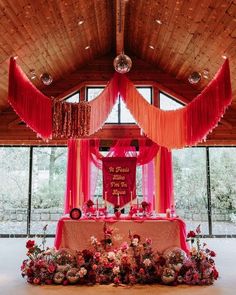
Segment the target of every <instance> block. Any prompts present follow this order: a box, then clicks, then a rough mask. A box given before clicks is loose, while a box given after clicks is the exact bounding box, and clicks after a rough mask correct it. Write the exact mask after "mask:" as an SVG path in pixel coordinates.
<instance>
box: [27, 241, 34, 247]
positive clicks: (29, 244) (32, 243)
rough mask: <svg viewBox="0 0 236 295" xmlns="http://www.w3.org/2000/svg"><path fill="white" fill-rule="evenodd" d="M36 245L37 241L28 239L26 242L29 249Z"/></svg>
mask: <svg viewBox="0 0 236 295" xmlns="http://www.w3.org/2000/svg"><path fill="white" fill-rule="evenodd" d="M34 245H35V241H33V240H28V241H27V242H26V248H27V249H31V248H33V247H34Z"/></svg>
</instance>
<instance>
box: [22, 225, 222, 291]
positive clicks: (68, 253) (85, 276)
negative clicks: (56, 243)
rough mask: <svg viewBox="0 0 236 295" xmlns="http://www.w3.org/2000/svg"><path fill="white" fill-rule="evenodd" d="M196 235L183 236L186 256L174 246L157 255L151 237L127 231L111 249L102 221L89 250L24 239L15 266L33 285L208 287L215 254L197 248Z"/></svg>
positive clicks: (213, 273) (109, 231)
mask: <svg viewBox="0 0 236 295" xmlns="http://www.w3.org/2000/svg"><path fill="white" fill-rule="evenodd" d="M199 231H200V228H198V229H197V231H192V232H190V233H189V237H191V239H192V238H193V247H192V248H191V251H190V254H187V253H185V252H184V251H183V250H182V249H180V248H177V247H174V248H170V249H166V251H164V253H159V252H158V251H156V250H155V249H153V247H152V240H151V239H149V238H146V239H143V238H142V237H141V236H140V235H139V234H137V233H132V232H131V231H129V230H127V236H128V237H127V241H126V242H123V243H122V244H121V245H120V246H119V247H114V244H113V230H112V229H111V228H109V226H108V225H107V223H105V224H104V227H103V238H102V239H101V240H98V239H97V238H96V237H95V236H91V238H90V241H91V247H90V248H89V249H84V250H82V251H72V250H69V249H61V250H55V248H46V250H43V249H42V248H41V246H38V245H37V244H36V243H35V241H34V240H29V241H27V243H26V248H27V256H28V258H27V259H26V260H24V261H23V263H22V265H21V273H22V276H23V277H25V278H26V279H27V282H29V283H31V284H37V285H41V284H48V285H51V284H56V285H58V284H62V285H69V284H79V285H94V284H111V283H113V284H114V285H115V286H119V285H120V284H129V285H133V284H136V283H138V284H165V285H173V286H175V285H178V284H187V285H211V284H213V283H214V281H215V280H216V279H217V278H218V271H217V269H216V267H215V263H214V259H213V257H214V256H215V255H216V254H215V252H214V251H212V250H210V249H208V248H207V247H206V244H205V243H204V244H203V246H201V243H200V240H199ZM193 232H194V233H195V236H194V234H193ZM195 242H196V246H194V243H195Z"/></svg>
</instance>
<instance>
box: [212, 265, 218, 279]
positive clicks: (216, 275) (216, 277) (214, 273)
mask: <svg viewBox="0 0 236 295" xmlns="http://www.w3.org/2000/svg"><path fill="white" fill-rule="evenodd" d="M213 276H214V279H215V280H217V279H218V277H219V273H218V271H217V270H216V269H215V268H214V270H213Z"/></svg>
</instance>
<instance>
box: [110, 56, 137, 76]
mask: <svg viewBox="0 0 236 295" xmlns="http://www.w3.org/2000/svg"><path fill="white" fill-rule="evenodd" d="M113 66H114V68H115V70H116V71H117V72H118V73H120V74H125V73H128V72H129V71H130V69H131V67H132V60H131V58H130V57H129V56H128V55H126V54H124V53H121V54H119V55H117V57H116V58H115V59H114V61H113Z"/></svg>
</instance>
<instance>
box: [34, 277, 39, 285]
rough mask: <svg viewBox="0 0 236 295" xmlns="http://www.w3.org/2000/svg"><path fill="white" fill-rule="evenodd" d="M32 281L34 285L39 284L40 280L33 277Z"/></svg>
mask: <svg viewBox="0 0 236 295" xmlns="http://www.w3.org/2000/svg"><path fill="white" fill-rule="evenodd" d="M33 283H34V284H35V285H40V283H41V281H40V279H39V278H34V280H33Z"/></svg>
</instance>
